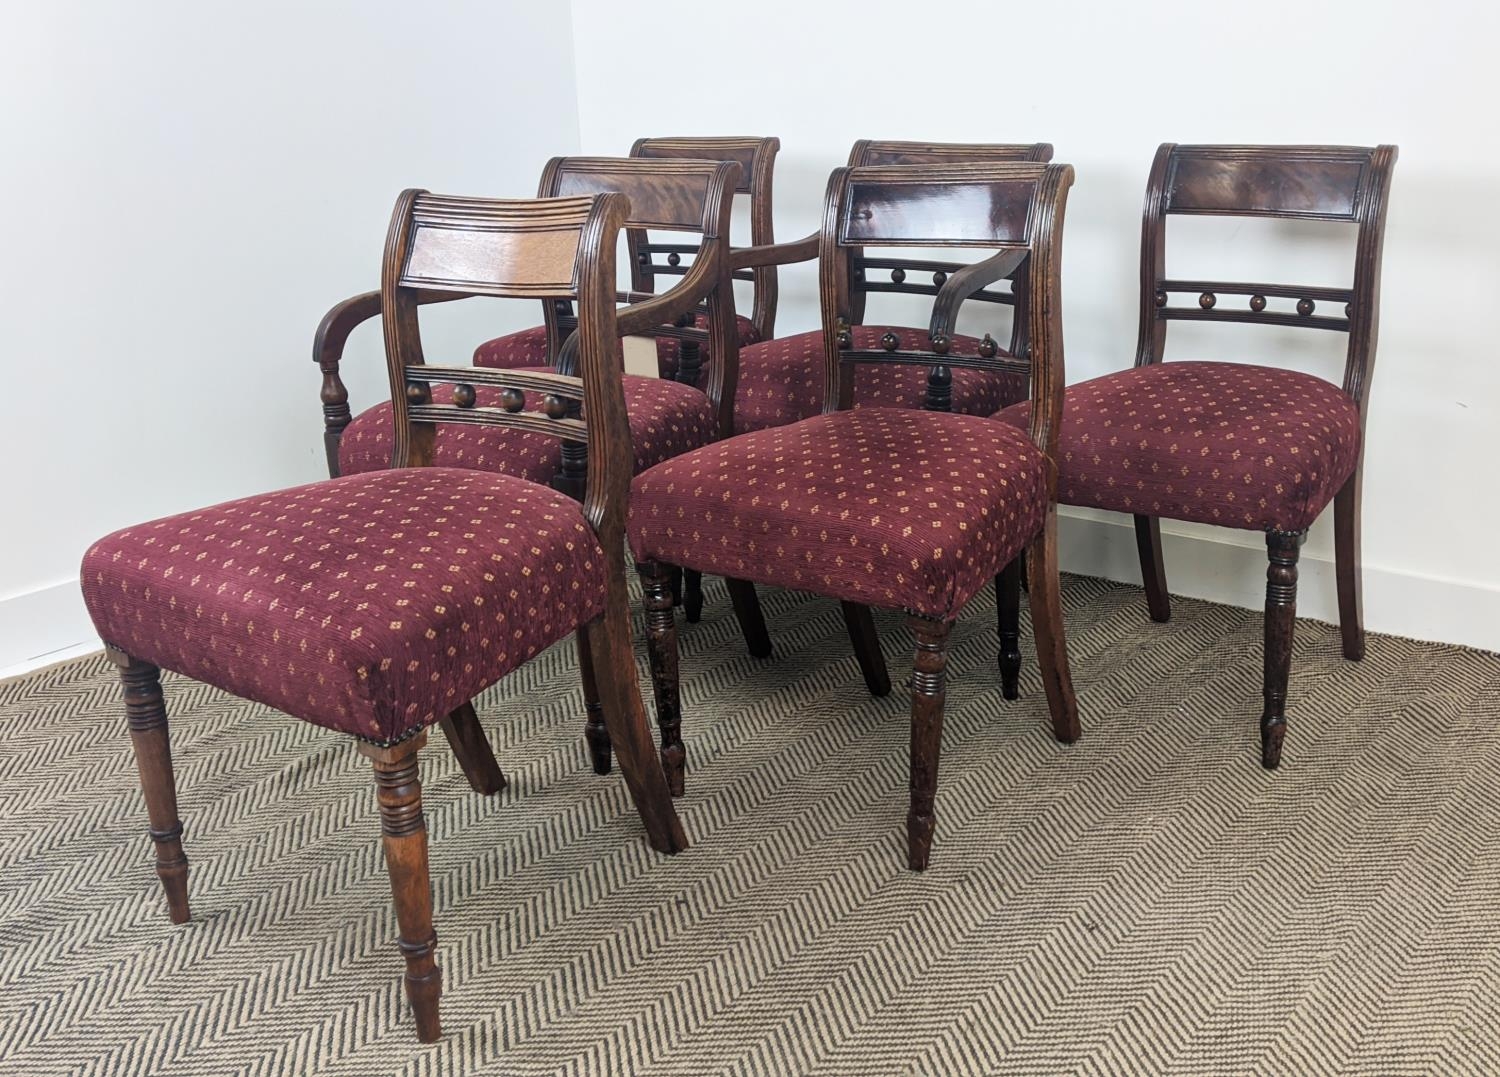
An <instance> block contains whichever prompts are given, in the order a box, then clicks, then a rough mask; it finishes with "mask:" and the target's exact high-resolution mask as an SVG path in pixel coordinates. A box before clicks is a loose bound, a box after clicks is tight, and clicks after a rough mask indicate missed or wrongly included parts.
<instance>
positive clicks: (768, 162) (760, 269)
mask: <svg viewBox="0 0 1500 1077" xmlns="http://www.w3.org/2000/svg"><path fill="white" fill-rule="evenodd" d="M780 149H781V140H780V139H777V138H754V137H749V136H746V137H734V136H730V137H710V138H640V139H637V140H636V142H635V145H633V146H631V147H630V156H631V157H636V158H642V159H647V160H674V159H680V158H691V159H695V160H706V161H735V162H737V163H738V164H739V166H740V179H739V182H738V183H737V184H736V185H735V191H736V192H737V193H740V194H745V195H748V196H749V198H750V243H751V245H752V246H757V247H758V246H762V245H768V244H771V243H774V242H775V241H776V240H775V230H774V228H773V225H772V220H771V193H772V192H771V183H772V175H773V172H774V170H775V166H776V154H777V153H778V152H779V151H780ZM726 238H727V233H726ZM626 242H627V249H628V250H629V252H630V281H631V283H630V286H631V288H632V289H634V290H636V291H641V292H654V291H655V290H656V277H658V276H680V275H682V274H683V273H686V272H687V270H688V265H685V264H684V263H683V258H684V257H691V256H694V255H696V254H697V250H696V248H693V247H691V246H688V245H686V244H682V243H653V242H652V241H651V237H650V233H649V232H648V231H647V230H646V229H645V228H644V227H642V228H635V227H632V228H629V229H627V230H626ZM688 264H689V265H690V264H691V263H688ZM733 276H734V279H735V280H740V281H747V282H749V283H750V284H751V285H752V288H753V293H752V294H753V300H752V305H751V313H750V321H751V323H752V324H753V325H754V326H755V331H756V333H757V334H759V336H760V338H761V339H762V340H770V339H771V337H772V336H773V335H774V333H775V330H776V301H777V295H778V280H777V275H776V267H775V266H757V267H756V268H754V269H743V270H737V271H735V272H734V274H733Z"/></svg>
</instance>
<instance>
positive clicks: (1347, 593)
mask: <svg viewBox="0 0 1500 1077" xmlns="http://www.w3.org/2000/svg"><path fill="white" fill-rule="evenodd" d="M1396 156H1397V150H1396V147H1395V146H1375V147H1358V146H1227V145H1226V146H1192V145H1178V144H1176V143H1171V142H1168V143H1164V144H1163V145H1162V146H1161V147H1160V148H1159V149H1158V150H1157V152H1156V159H1155V161H1154V163H1153V164H1152V167H1151V175H1150V178H1149V179H1148V181H1147V184H1146V202H1145V209H1144V211H1143V213H1142V220H1141V278H1140V279H1141V294H1140V334H1139V339H1138V342H1137V348H1136V359H1135V365H1136V366H1138V367H1140V366H1149V365H1152V364H1155V363H1160V362H1162V361H1163V356H1164V353H1165V350H1166V342H1167V325H1168V323H1169V322H1173V321H1197V322H1249V323H1253V324H1260V325H1281V326H1293V327H1298V328H1308V329H1322V330H1329V331H1333V332H1342V333H1347V334H1348V336H1349V344H1348V348H1347V350H1346V354H1345V361H1344V377H1343V383H1342V388H1343V391H1344V392H1345V393H1347V394H1348V396H1349V398H1350V399H1351V400H1353V401H1354V404H1355V406H1356V407H1357V408H1358V409H1359V425H1360V448H1359V456H1358V458H1357V461H1356V463H1355V466H1354V472H1353V474H1352V475H1350V477H1349V479H1348V481H1347V482H1346V483H1345V484H1344V486H1343V487H1342V488H1341V489H1340V490H1339V492H1338V494H1337V495H1336V496H1335V498H1334V509H1333V511H1334V543H1335V560H1334V563H1335V572H1336V575H1337V577H1338V597H1339V625H1340V630H1341V634H1342V640H1343V652H1344V657H1346V658H1348V659H1350V660H1351V661H1357V660H1358V659H1360V658H1362V657H1364V653H1365V639H1364V626H1363V621H1362V612H1361V586H1360V493H1361V487H1362V475H1363V471H1364V428H1365V420H1366V417H1367V416H1366V407H1365V398H1366V393H1367V391H1368V388H1369V382H1370V377H1371V374H1372V373H1373V370H1374V365H1375V347H1376V341H1377V338H1378V336H1379V328H1380V262H1381V251H1382V248H1383V246H1384V243H1385V216H1386V206H1387V202H1388V198H1389V191H1390V184H1391V173H1392V170H1393V169H1394V166H1395V163H1396ZM1179 214H1180V215H1201V216H1225V217H1268V218H1278V219H1283V220H1321V221H1338V222H1343V223H1347V224H1352V225H1354V226H1355V227H1356V228H1357V229H1358V238H1357V240H1356V248H1355V255H1354V280H1353V283H1352V285H1351V286H1350V287H1348V288H1325V287H1308V286H1304V285H1287V284H1263V283H1246V282H1238V281H1216V280H1178V279H1173V278H1169V277H1168V276H1167V273H1166V223H1167V218H1168V217H1169V216H1172V215H1179ZM1183 293H1188V294H1191V295H1192V296H1193V301H1192V303H1191V304H1175V303H1174V302H1173V296H1174V295H1181V294H1183ZM1221 295H1232V296H1244V297H1247V298H1246V304H1245V306H1244V307H1227V306H1220V305H1219V302H1218V299H1219V296H1221ZM1269 298H1282V299H1294V300H1296V301H1297V303H1296V309H1295V312H1288V311H1277V310H1272V309H1269V304H1268V302H1267V300H1268V299H1269ZM1319 303H1327V304H1332V305H1333V306H1334V308H1335V311H1336V313H1334V314H1331V315H1329V314H1319V313H1317V308H1318V304H1319ZM1135 534H1136V544H1137V552H1138V554H1139V556H1140V561H1141V576H1142V579H1143V581H1144V583H1145V588H1146V601H1147V605H1148V607H1149V610H1150V613H1151V618H1152V620H1155V621H1166V620H1168V619H1169V618H1170V617H1171V599H1170V597H1169V595H1168V592H1167V581H1166V570H1165V568H1164V565H1163V560H1162V546H1161V524H1160V521H1159V520H1158V518H1157V517H1154V516H1142V515H1139V514H1137V515H1136V516H1135ZM1306 538H1307V532H1306V531H1298V532H1281V531H1271V532H1268V533H1267V534H1266V549H1267V556H1268V560H1269V564H1268V566H1267V573H1266V617H1265V680H1264V698H1265V706H1264V709H1263V711H1262V713H1261V722H1260V725H1261V762H1262V764H1263V765H1264V766H1266V767H1268V768H1273V767H1275V766H1277V765H1278V764H1279V763H1280V761H1281V749H1282V741H1283V739H1284V738H1285V735H1286V691H1287V682H1288V680H1289V678H1290V675H1291V662H1292V633H1293V628H1294V625H1295V622H1296V608H1297V561H1298V556H1299V551H1300V548H1301V546H1302V543H1303V542H1304V541H1305V540H1306Z"/></svg>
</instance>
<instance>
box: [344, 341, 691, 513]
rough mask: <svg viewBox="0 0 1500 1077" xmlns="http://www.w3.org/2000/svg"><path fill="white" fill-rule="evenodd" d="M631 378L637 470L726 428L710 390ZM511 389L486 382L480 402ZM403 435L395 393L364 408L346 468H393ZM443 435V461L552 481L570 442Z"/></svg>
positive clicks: (501, 433) (442, 430)
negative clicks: (400, 434)
mask: <svg viewBox="0 0 1500 1077" xmlns="http://www.w3.org/2000/svg"><path fill="white" fill-rule="evenodd" d="M531 369H539V370H546V369H548V368H546V367H539V368H536V367H534V368H531ZM624 382H625V407H626V411H627V412H628V413H629V416H630V440H631V443H632V444H633V445H634V447H635V469H636V470H637V471H644V470H646V468H648V467H650V466H651V465H652V464H655V463H658V462H660V461H662V460H665V459H667V458H668V457H672V456H677V455H678V454H680V453H684V452H687V451H688V450H689V449H696V448H697V447H698V446H699V445H705V444H707V443H708V442H710V441H712V440H713V438H714V434H715V433H716V431H717V427H718V423H717V420H716V418H715V416H714V410H713V408H712V406H710V404H709V402H708V397H706V396H704V395H703V394H702V393H700V392H699V391H698V390H697V389H694V388H692V387H691V386H687V385H679V384H678V383H676V382H672V381H664V380H662V379H660V378H638V377H634V376H632V375H630V374H626V375H625V376H624ZM503 391H504V390H502V389H499V388H496V387H493V386H484V385H481V386H478V387H477V388H476V389H475V397H476V402H477V403H478V405H479V406H481V407H499V406H500V394H501V392H503ZM433 398H434V399H435V400H437V401H438V402H440V403H449V402H451V400H452V398H453V387H452V386H451V385H437V386H434V387H433ZM532 406H534V405H533V404H531V403H528V404H527V407H532ZM395 439H396V426H395V422H394V420H393V419H392V417H391V402H390V401H389V400H387V401H385V402H384V403H382V404H377V405H376V406H375V407H373V408H370V409H369V410H368V411H365V412H363V413H362V414H360V415H359V416H358V417H357V418H355V420H354V421H353V422H351V423H350V424H349V425H348V426H347V427H345V428H344V435H343V437H342V439H340V441H339V473H340V474H342V475H358V474H362V473H363V472H366V471H379V470H384V469H385V468H388V467H390V466H391V449H392V447H393V445H394V443H395ZM435 440H436V444H435V445H434V447H433V454H432V463H433V464H434V465H436V466H438V467H467V468H476V469H478V470H480V471H501V472H504V473H505V474H507V475H516V476H518V477H520V478H523V479H530V480H531V481H532V482H539V483H542V484H544V485H545V484H549V483H551V482H552V478H553V476H554V475H556V474H557V469H558V467H559V464H560V462H561V459H562V443H561V442H560V441H559V440H558V439H557V438H553V437H548V436H546V435H545V434H527V433H524V432H520V431H516V430H511V429H506V428H505V427H498V426H458V425H454V424H440V425H439V426H438V428H437V437H436V439H435Z"/></svg>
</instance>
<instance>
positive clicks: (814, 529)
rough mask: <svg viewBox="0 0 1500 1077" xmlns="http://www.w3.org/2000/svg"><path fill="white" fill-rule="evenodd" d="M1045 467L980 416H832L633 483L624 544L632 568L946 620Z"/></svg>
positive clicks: (1017, 526)
mask: <svg viewBox="0 0 1500 1077" xmlns="http://www.w3.org/2000/svg"><path fill="white" fill-rule="evenodd" d="M1045 466H1046V464H1045V457H1044V456H1043V455H1042V453H1041V452H1040V451H1039V450H1038V449H1037V448H1036V447H1035V446H1033V445H1032V443H1031V441H1030V439H1029V438H1027V436H1026V435H1025V434H1023V433H1022V432H1020V431H1018V430H1015V429H1013V428H1011V427H1009V426H1007V425H1006V424H1004V423H997V422H994V421H992V420H991V419H988V418H983V417H980V416H971V415H935V414H933V413H931V412H918V411H912V410H907V409H901V408H867V409H863V410H860V411H840V412H835V413H833V414H831V415H820V416H817V417H816V418H812V419H807V420H804V421H802V422H799V423H794V424H792V425H790V426H779V427H774V428H772V429H770V430H762V431H758V432H756V433H753V434H746V435H744V436H743V437H737V438H731V439H729V440H727V441H721V442H718V443H716V444H713V445H709V446H706V447H705V448H702V449H698V450H696V451H694V452H691V453H688V454H687V455H686V456H678V457H675V458H673V459H671V460H668V461H666V462H665V463H661V464H658V465H657V466H656V467H654V468H652V469H651V470H650V471H647V472H646V473H644V474H642V475H638V476H636V479H635V483H634V485H633V486H632V487H631V493H630V546H631V550H632V551H633V552H634V554H635V556H636V559H637V560H638V561H648V560H655V561H659V562H662V563H665V564H672V565H682V566H684V567H687V568H696V569H700V570H702V571H704V572H711V573H714V574H716V575H721V576H729V577H733V578H737V579H745V580H751V581H754V582H756V583H763V584H771V585H774V586H780V587H790V588H795V589H797V590H802V591H813V592H815V593H817V594H820V595H827V596H829V597H832V598H840V599H845V600H848V601H851V602H861V603H864V604H867V605H874V606H882V607H893V608H901V609H907V610H910V611H913V612H915V613H920V614H924V615H926V616H929V617H941V618H951V617H953V616H955V615H956V614H957V612H958V611H959V609H961V608H962V607H963V605H964V603H965V602H967V601H968V600H969V599H970V598H972V597H973V596H974V594H975V593H976V592H978V591H979V589H980V588H981V587H983V586H984V584H985V581H986V580H989V579H991V578H992V577H993V576H994V575H995V574H996V573H997V572H998V571H999V570H1000V569H1001V568H1002V567H1003V566H1004V565H1005V564H1006V563H1008V562H1009V561H1010V560H1011V558H1013V557H1014V556H1015V554H1016V552H1017V551H1018V550H1019V549H1020V548H1021V547H1022V546H1023V545H1025V543H1026V542H1027V541H1028V540H1029V539H1030V538H1031V536H1032V535H1033V534H1034V533H1035V532H1036V530H1037V528H1038V526H1040V524H1041V521H1042V519H1043V517H1044V515H1045V513H1046V509H1047V493H1046V485H1045V476H1044V469H1045Z"/></svg>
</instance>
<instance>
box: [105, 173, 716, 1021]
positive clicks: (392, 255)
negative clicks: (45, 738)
mask: <svg viewBox="0 0 1500 1077" xmlns="http://www.w3.org/2000/svg"><path fill="white" fill-rule="evenodd" d="M626 208H627V203H626V199H625V198H624V196H622V195H617V194H607V195H601V196H599V197H597V198H562V199H553V200H544V201H534V202H518V201H492V200H484V199H473V198H454V197H445V196H440V195H433V194H428V193H427V192H425V191H407V192H405V193H404V194H402V195H401V198H400V200H399V201H398V202H397V205H396V211H395V214H394V216H393V218H392V220H391V227H390V233H389V237H388V239H387V243H386V249H385V260H384V267H383V270H382V274H381V308H382V313H383V315H384V325H385V343H386V353H387V356H388V368H389V373H390V382H391V391H392V395H393V399H394V401H395V407H394V421H395V424H396V439H395V460H394V463H395V465H396V466H395V468H394V469H390V470H380V471H369V472H364V473H361V474H356V475H350V476H345V477H343V478H334V479H327V480H324V481H322V482H316V483H312V484H311V485H307V486H299V487H294V488H292V489H289V490H281V491H278V492H275V493H269V494H261V495H257V496H253V497H246V498H241V499H239V500H237V501H231V502H227V503H225V504H221V505H215V506H212V507H210V508H206V509H201V510H199V511H196V512H188V513H183V514H181V515H178V516H172V517H169V518H166V519H162V520H156V521H153V522H151V523H146V524H142V525H140V526H137V527H130V528H126V529H125V530H123V531H119V532H116V533H115V534H113V535H110V536H108V537H106V538H104V539H101V540H100V541H99V542H97V543H95V544H94V546H93V547H92V548H91V549H90V550H89V551H88V552H87V553H86V554H85V555H84V559H83V570H82V583H83V593H84V599H85V602H86V603H87V605H88V609H89V613H90V615H91V616H92V618H93V620H94V624H95V625H96V626H97V628H98V631H99V635H100V636H101V638H102V639H103V640H104V641H105V643H106V646H107V648H108V654H109V656H110V658H111V659H112V660H113V661H114V662H115V663H116V664H118V665H119V667H120V670H121V677H122V679H123V682H124V693H125V707H126V713H127V717H128V720H129V726H130V736H131V740H132V742H133V743H134V746H135V754H136V760H137V763H138V764H139V769H140V777H141V788H142V792H143V793H144V794H145V800H146V807H147V812H148V814H149V816H150V820H151V830H150V832H151V838H152V840H153V842H154V843H155V846H156V870H157V874H158V875H159V876H160V878H161V881H162V886H163V888H164V890H165V892H166V898H167V907H168V910H169V914H170V917H171V919H172V922H173V923H182V922H184V921H186V920H187V919H188V918H189V905H188V892H187V872H188V862H187V858H186V856H185V855H184V854H183V850H182V823H181V821H180V819H179V816H178V806H177V791H176V783H175V778H174V775H173V768H172V753H171V747H170V744H169V741H168V734H167V715H166V709H165V706H164V703H163V698H162V689H161V684H160V680H159V677H160V671H161V669H164V668H165V669H170V670H174V671H176V672H178V673H181V674H184V675H186V676H189V677H192V678H195V679H197V680H200V681H204V682H207V683H208V684H211V685H214V686H216V687H218V688H221V689H224V690H225V691H229V692H233V693H235V694H236V695H240V696H244V697H246V698H248V699H252V700H255V701H258V702H261V703H264V704H267V705H269V706H271V707H274V708H276V709H278V710H282V711H285V712H286V713H288V714H290V715H292V716H294V717H296V718H300V719H302V720H304V721H307V722H311V723H313V724H315V725H319V726H324V727H326V728H328V729H331V730H334V731H336V732H340V733H345V734H348V735H350V736H351V737H353V738H354V740H355V743H356V746H357V748H358V750H359V752H360V753H361V754H362V755H364V756H365V757H366V758H368V759H369V760H370V761H371V764H372V766H373V768H374V774H375V786H376V797H377V800H378V803H379V810H380V819H381V831H382V841H383V844H384V848H385V861H386V865H387V868H388V870H389V873H390V880H391V890H392V894H393V897H394V900H395V905H396V916H397V921H398V924H399V928H400V940H399V946H400V950H401V953H402V955H403V956H404V957H405V961H406V976H405V983H406V993H407V997H408V998H409V999H410V1002H411V1006H412V1009H413V1010H414V1011H415V1015H416V1023H417V1034H418V1036H419V1038H420V1039H422V1040H423V1041H432V1040H435V1039H437V1038H438V1036H439V1035H440V1024H439V1017H438V996H439V994H440V992H441V974H440V972H439V969H438V965H437V962H436V957H435V950H436V941H437V940H436V935H435V934H434V932H433V929H432V889H431V885H430V883H429V879H428V862H427V832H426V828H425V824H424V822H423V817H422V787H421V781H420V776H419V772H418V753H419V752H420V750H421V749H422V747H423V746H424V745H425V744H426V741H427V730H428V728H429V727H430V726H432V725H434V724H436V725H440V726H441V727H442V729H443V732H444V733H445V734H446V735H447V738H448V741H449V743H450V744H451V745H452V747H453V750H454V752H455V753H456V754H457V755H458V757H459V759H460V761H461V763H462V764H463V769H464V772H465V774H466V775H467V776H468V779H469V781H470V783H471V784H472V785H473V787H474V788H475V789H476V790H477V791H478V792H480V793H482V794H486V795H488V794H493V793H495V792H497V791H499V790H500V789H501V788H503V787H504V785H505V779H504V776H503V775H502V774H501V771H500V768H499V766H498V765H497V764H496V762H495V758H494V756H493V755H492V754H491V752H490V748H489V745H488V743H487V742H486V740H485V737H484V733H483V731H482V730H481V728H480V725H479V721H478V719H477V717H476V716H475V713H474V710H473V708H472V706H470V704H469V703H468V701H469V700H471V699H472V698H474V696H476V695H477V694H478V693H479V692H481V691H482V690H483V689H484V688H486V687H487V686H489V685H490V684H493V683H494V682H495V681H497V680H499V679H500V678H501V677H503V676H504V675H505V674H507V673H509V672H510V671H512V670H513V669H515V668H516V667H518V666H520V665H522V664H523V663H524V662H526V661H527V660H528V659H529V658H531V657H532V656H533V655H535V654H537V653H538V652H539V651H541V650H542V649H543V648H545V647H547V646H548V645H550V644H551V643H553V642H555V641H557V640H559V639H561V638H563V637H565V636H567V635H568V634H569V633H572V632H573V631H574V630H575V629H577V630H578V631H579V632H581V633H582V635H583V636H585V637H586V638H587V639H588V640H589V648H588V650H589V653H590V654H591V655H592V661H593V668H592V674H593V677H594V680H595V683H596V684H597V685H598V687H599V689H600V704H601V706H602V708H603V715H604V721H605V723H606V724H607V726H608V727H609V730H610V733H611V734H612V737H613V740H614V744H615V750H616V752H617V753H618V755H619V758H620V770H621V771H622V772H623V774H624V777H625V781H626V783H627V785H628V786H629V788H630V792H631V794H632V796H633V797H634V800H635V805H636V808H637V810H638V811H639V812H640V815H641V818H642V820H643V821H644V822H645V824H646V831H647V834H648V836H649V838H650V841H651V845H652V846H653V847H654V848H656V849H657V850H660V851H662V852H668V853H671V852H676V851H678V850H680V849H683V848H685V847H686V845H687V840H686V838H685V837H684V835H683V831H682V825H681V823H680V822H679V821H678V818H677V815H676V812H675V810H674V808H673V806H672V799H671V796H670V794H669V792H668V789H667V785H666V781H665V778H664V776H663V773H662V770H661V766H660V763H659V762H658V759H657V754H656V751H655V747H654V745H653V743H652V738H651V732H650V729H649V727H648V725H647V722H646V716H645V711H644V708H643V706H642V702H641V698H640V689H639V684H638V682H637V680H636V671H635V660H634V656H633V652H632V647H631V642H630V618H629V609H628V599H627V597H626V583H625V575H624V553H623V543H624V533H623V532H624V524H625V512H626V495H627V492H628V486H629V482H630V475H631V469H630V463H629V450H628V444H629V438H630V433H629V428H628V425H627V422H626V417H625V401H624V392H623V388H622V385H621V375H620V366H619V359H618V350H619V341H618V330H617V326H616V315H615V302H614V291H615V280H614V271H615V244H616V242H617V239H618V234H619V230H620V228H621V226H622V225H623V223H624V221H625V219H626ZM432 293H441V294H442V295H444V296H446V297H450V298H455V299H456V298H461V297H466V296H474V295H483V296H498V297H513V298H528V299H535V298H538V297H547V298H565V299H569V300H576V301H577V303H578V311H579V328H578V334H579V338H580V343H579V348H578V355H579V363H580V368H581V373H582V377H581V378H580V377H569V376H564V375H560V374H553V373H539V372H534V371H503V372H502V371H488V370H479V369H473V368H466V367H433V366H428V365H427V364H426V361H425V359H424V357H423V353H422V343H421V338H420V334H419V332H418V328H417V305H418V303H420V302H421V301H422V297H423V296H425V295H428V294H432ZM436 382H443V383H448V384H451V385H453V386H454V389H453V390H452V392H451V393H450V394H449V397H450V399H448V400H444V401H441V402H439V401H437V400H436V399H435V398H434V394H433V390H432V386H433V384H434V383H436ZM480 388H494V389H498V390H499V392H500V393H501V406H500V407H491V406H488V405H486V404H484V403H482V402H481V401H480V400H479V399H478V398H479V395H480V394H479V391H478V390H479V389H480ZM537 400H540V404H541V409H542V410H541V411H540V412H538V411H531V410H526V406H527V403H528V402H535V401H537ZM578 402H582V404H583V405H584V407H583V409H582V412H581V413H579V411H578V410H577V409H576V408H571V407H570V406H569V405H570V403H578ZM448 424H457V425H461V426H464V427H469V426H484V427H493V428H500V429H510V430H517V431H524V432H526V433H528V434H530V435H533V436H539V437H552V438H562V439H565V440H566V441H568V442H571V443H578V444H583V445H586V446H587V452H588V455H589V469H588V476H587V483H586V490H585V494H584V498H583V501H582V503H581V504H580V503H578V502H576V501H574V500H573V499H572V498H569V497H567V496H566V495H564V494H561V493H559V492H557V491H554V490H552V489H549V488H548V487H546V486H543V485H540V484H537V483H534V482H530V481H528V480H526V479H523V478H518V477H515V476H511V475H505V474H497V473H493V472H484V471H475V470H471V469H461V468H449V467H441V466H433V454H434V443H435V441H436V440H437V431H438V429H440V428H441V427H443V426H446V425H448Z"/></svg>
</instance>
